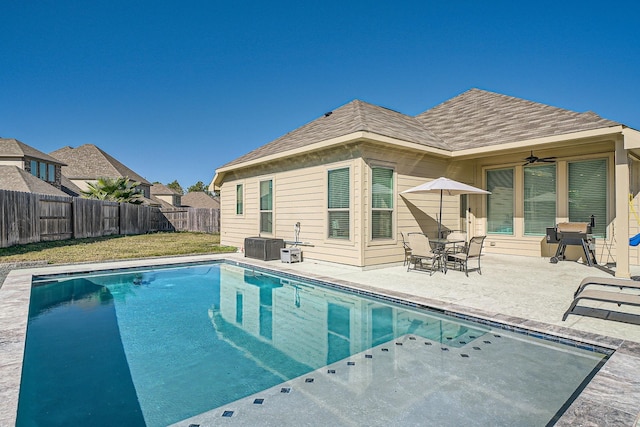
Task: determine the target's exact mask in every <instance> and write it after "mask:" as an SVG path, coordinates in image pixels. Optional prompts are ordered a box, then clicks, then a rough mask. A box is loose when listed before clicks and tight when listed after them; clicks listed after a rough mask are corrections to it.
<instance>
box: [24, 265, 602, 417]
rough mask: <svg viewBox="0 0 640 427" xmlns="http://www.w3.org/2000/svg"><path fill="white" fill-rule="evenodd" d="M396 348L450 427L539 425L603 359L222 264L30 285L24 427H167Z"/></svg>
mask: <svg viewBox="0 0 640 427" xmlns="http://www.w3.org/2000/svg"><path fill="white" fill-rule="evenodd" d="M399 337H405V338H406V337H409V338H407V339H411V340H414V341H411V343H409V342H408V341H407V343H408V344H414V343H419V344H420V346H421V347H420V348H419V349H418V347H416V350H415V351H414V352H413V353H412V357H413V361H412V362H411V365H412V367H413V368H415V369H418V370H419V374H420V375H425V374H428V375H430V377H429V378H431V380H430V381H428V382H425V387H424V393H425V395H426V394H427V393H428V394H429V398H428V399H427V398H425V402H429V401H430V402H431V404H432V405H433V408H432V410H431V411H430V413H432V414H434V416H436V415H435V414H437V413H440V412H442V411H445V412H447V411H448V413H447V414H446V417H447V419H448V420H450V421H451V422H452V424H451V425H456V424H457V425H460V424H462V423H467V424H469V423H468V422H467V421H468V419H469V418H468V417H469V416H470V415H469V414H468V413H467V412H468V411H471V410H473V409H469V408H482V409H477V410H475V414H476V415H477V416H478V417H481V414H479V413H480V412H482V411H486V408H491V409H490V410H489V411H488V412H489V413H491V416H492V417H494V418H491V419H492V420H493V421H495V420H496V418H495V413H496V412H498V413H499V412H500V411H503V412H505V413H508V416H507V417H506V418H504V420H505V421H504V422H505V423H506V422H512V421H513V420H517V421H520V424H521V425H545V424H547V423H548V422H550V421H552V420H553V419H554V417H556V416H558V415H559V413H561V411H562V408H564V407H565V405H566V404H567V401H568V400H569V399H571V397H572V396H573V395H574V393H575V391H576V390H577V389H579V388H580V387H582V386H584V384H585V382H586V381H587V379H588V378H589V377H590V376H591V375H593V374H594V373H595V371H596V370H597V369H598V368H599V367H600V366H601V364H602V363H603V361H604V359H605V358H606V355H604V354H601V353H596V352H591V351H587V350H583V349H580V348H575V347H570V346H566V345H560V344H558V343H552V342H550V341H546V340H540V339H534V338H530V337H526V336H523V335H521V334H515V333H510V332H507V331H501V330H500V331H495V330H492V329H491V328H489V327H487V326H484V325H479V324H475V323H471V322H465V321H462V320H459V319H454V318H450V317H446V316H444V315H441V314H439V313H435V312H430V311H425V310H419V309H416V308H412V307H410V306H406V305H400V304H394V303H392V302H388V301H385V300H383V299H375V298H369V297H364V296H361V295H357V294H354V293H349V292H345V291H343V290H339V289H335V288H331V287H326V286H322V285H320V284H318V283H316V282H305V281H298V280H292V279H290V278H284V277H277V276H275V275H272V274H267V273H266V272H261V271H258V270H253V269H245V268H242V267H239V266H235V265H232V264H225V263H215V264H207V265H197V266H184V267H174V268H160V269H155V270H136V271H123V272H111V273H109V274H96V275H83V276H68V277H60V278H55V279H52V278H47V279H46V280H41V281H38V280H37V279H36V280H35V281H34V286H33V288H32V296H31V304H30V312H29V323H28V328H27V340H26V348H25V356H24V365H23V373H22V382H21V389H20V400H19V407H18V420H17V425H19V426H36V425H48V426H54V425H60V426H62V425H65V426H68V425H72V424H75V423H78V424H80V423H82V424H84V425H92V426H97V425H109V426H112V425H127V426H137V425H141V426H142V425H148V426H164V425H169V424H172V423H175V422H179V421H181V420H185V419H187V418H190V417H193V416H195V415H198V414H201V413H205V412H207V411H211V410H214V409H216V408H224V407H225V405H229V404H230V403H232V402H236V401H238V400H239V399H242V398H246V397H247V396H251V395H254V394H256V393H259V392H261V391H263V390H266V389H269V388H272V387H275V386H277V385H278V384H281V383H285V382H287V381H290V380H293V379H296V378H298V377H301V376H303V375H306V374H308V373H310V372H313V371H316V370H318V369H319V368H323V367H325V366H328V365H332V364H336V363H338V362H340V361H342V360H344V359H346V358H349V357H352V356H354V355H358V354H361V353H363V352H367V351H370V349H374V348H376V349H381V348H384V347H385V346H387V344H390V343H393V342H394V340H396V339H398V338H399ZM487 343H488V344H487ZM425 344H427V345H428V346H427V345H425ZM415 345H417V344H415ZM405 348H406V349H410V348H411V347H410V346H406V347H405ZM427 348H428V349H429V351H431V352H434V351H437V358H436V356H435V355H436V353H433V355H431V353H427V352H426V351H427V350H425V349H427ZM406 351H409V350H406ZM444 354H447V357H443V355H444ZM480 354H482V357H479V356H478V355H480ZM449 355H455V356H456V357H455V358H453V357H452V356H449ZM382 375H384V373H383V374H382ZM393 375H395V374H394V373H393V371H389V372H388V374H387V376H393ZM454 380H455V381H454ZM445 383H446V384H447V385H446V387H445V386H442V387H436V386H434V384H445ZM452 384H455V385H456V386H455V389H451V385H452ZM479 389H481V390H482V392H481V393H480V392H478V391H477V390H479ZM470 390H475V391H473V392H470ZM478 396H482V399H481V401H479V402H478V401H477V400H478ZM461 399H462V400H461ZM447 405H448V406H447ZM505 405H506V406H505ZM460 408H465V409H464V410H461V409H460ZM291 410H292V411H293V410H295V409H294V408H292V409H291ZM476 415H474V417H475V416H476ZM457 416H458V417H460V418H458V419H457V418H456V417H457ZM475 421H479V422H480V424H479V425H483V420H482V418H478V419H476V420H475ZM493 421H492V423H493ZM425 422H426V420H425ZM437 422H438V421H437V420H436V419H434V423H437ZM365 423H366V422H365ZM488 423H489V422H488V420H487V422H485V423H484V424H485V425H486V424H488Z"/></svg>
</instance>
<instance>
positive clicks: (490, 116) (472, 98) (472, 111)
mask: <svg viewBox="0 0 640 427" xmlns="http://www.w3.org/2000/svg"><path fill="white" fill-rule="evenodd" d="M416 119H418V120H419V121H420V122H421V123H423V124H424V125H425V127H427V128H428V129H429V130H431V131H433V133H435V134H436V135H438V136H439V137H440V138H442V139H443V140H444V141H446V142H447V143H448V144H449V145H450V146H451V147H452V149H453V150H463V149H467V148H477V147H486V146H490V145H497V144H503V143H508V142H516V141H524V140H528V139H534V138H542V137H548V136H555V135H562V134H567V133H573V132H580V131H586V130H592V129H598V128H604V127H611V126H617V125H619V124H620V123H617V122H614V121H611V120H607V119H603V118H602V117H600V116H598V115H597V114H595V113H593V112H591V111H589V112H586V113H577V112H575V111H571V110H565V109H562V108H557V107H552V106H550V105H545V104H540V103H537V102H533V101H527V100H525V99H520V98H514V97H512V96H507V95H501V94H498V93H493V92H488V91H484V90H481V89H471V90H468V91H466V92H464V93H462V94H460V95H458V96H456V97H454V98H451V99H450V100H448V101H445V102H443V103H442V104H440V105H437V106H435V107H433V108H431V109H429V110H427V111H425V112H424V113H422V114H419V115H417V116H416Z"/></svg>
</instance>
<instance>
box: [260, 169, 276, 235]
mask: <svg viewBox="0 0 640 427" xmlns="http://www.w3.org/2000/svg"><path fill="white" fill-rule="evenodd" d="M260 232H261V233H273V181H272V180H270V179H269V180H267V181H260Z"/></svg>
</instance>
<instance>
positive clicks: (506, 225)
mask: <svg viewBox="0 0 640 427" xmlns="http://www.w3.org/2000/svg"><path fill="white" fill-rule="evenodd" d="M487 190H488V191H490V192H491V194H489V195H487V233H492V234H513V215H514V209H513V205H514V202H513V195H514V191H513V169H512V168H510V169H494V170H488V171H487Z"/></svg>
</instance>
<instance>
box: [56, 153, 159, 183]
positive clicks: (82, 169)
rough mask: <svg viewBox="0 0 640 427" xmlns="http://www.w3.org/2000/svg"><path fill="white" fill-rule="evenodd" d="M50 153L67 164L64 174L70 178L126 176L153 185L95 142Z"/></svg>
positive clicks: (63, 169)
mask: <svg viewBox="0 0 640 427" xmlns="http://www.w3.org/2000/svg"><path fill="white" fill-rule="evenodd" d="M50 154H51V156H53V157H55V158H56V159H60V160H61V161H63V162H65V163H66V164H67V166H63V167H62V174H63V175H65V176H66V177H67V178H69V179H84V180H87V179H98V178H120V177H126V178H129V179H131V180H132V181H137V182H140V183H142V184H146V185H151V183H150V182H149V181H147V180H146V179H144V178H143V177H141V176H140V175H138V174H137V173H135V172H134V171H133V170H131V169H129V168H128V167H127V166H125V165H124V164H122V163H120V162H119V161H118V160H116V159H115V158H114V157H112V156H110V155H109V154H107V153H105V152H104V151H102V150H101V149H100V148H98V147H96V146H95V145H93V144H84V145H81V146H80V147H77V148H72V147H63V148H60V149H59V150H56V151H53V152H51V153H50Z"/></svg>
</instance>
